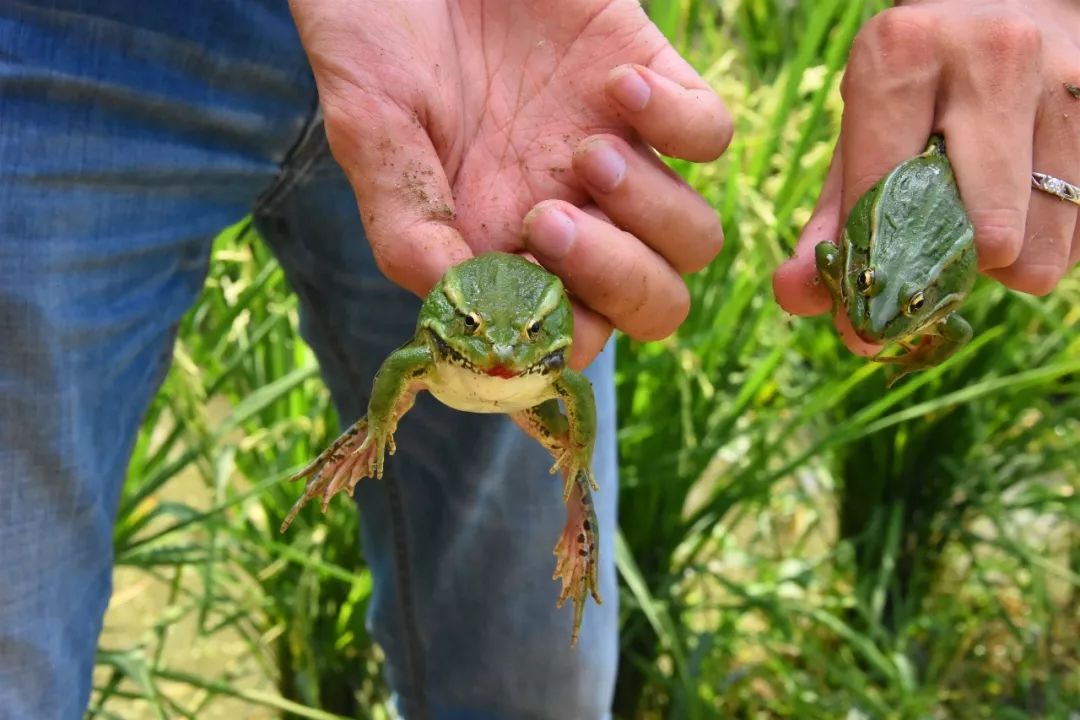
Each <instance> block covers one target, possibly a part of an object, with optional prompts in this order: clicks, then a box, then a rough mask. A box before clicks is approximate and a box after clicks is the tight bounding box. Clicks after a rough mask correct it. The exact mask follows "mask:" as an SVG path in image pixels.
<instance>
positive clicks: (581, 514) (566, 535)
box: [551, 473, 603, 645]
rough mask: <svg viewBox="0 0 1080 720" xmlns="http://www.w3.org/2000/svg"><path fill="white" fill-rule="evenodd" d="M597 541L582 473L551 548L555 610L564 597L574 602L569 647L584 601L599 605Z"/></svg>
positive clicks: (574, 640) (578, 629)
mask: <svg viewBox="0 0 1080 720" xmlns="http://www.w3.org/2000/svg"><path fill="white" fill-rule="evenodd" d="M599 549H600V540H599V537H598V535H597V532H596V510H595V509H594V508H593V501H592V490H591V489H590V487H589V481H588V479H587V478H585V477H584V474H583V473H578V479H577V480H576V481H575V482H574V486H573V489H572V490H571V491H570V501H569V502H568V503H567V505H566V525H565V526H564V527H563V531H562V535H560V536H559V542H558V543H556V545H555V550H554V555H555V557H556V558H557V559H556V561H555V573H554V574H553V575H552V576H551V578H552V580H562V589H561V590H560V592H559V600H558V602H557V604H556V605H557V607H562V606H563V604H564V603H565V602H566V599H567V598H570V599H571V600H572V601H573V603H574V626H573V628H574V629H573V631H572V634H571V636H570V644H571V645H575V644H577V641H578V635H579V634H580V632H581V618H582V615H583V613H584V612H585V601H586V599H587V598H588V596H589V595H590V594H591V595H592V598H593V600H595V601H596V603H597V604H598V605H599V604H600V603H602V602H603V600H602V599H601V598H600V582H599V578H598V568H599V565H598V564H597V559H598V555H599Z"/></svg>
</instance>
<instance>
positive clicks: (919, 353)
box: [874, 313, 974, 387]
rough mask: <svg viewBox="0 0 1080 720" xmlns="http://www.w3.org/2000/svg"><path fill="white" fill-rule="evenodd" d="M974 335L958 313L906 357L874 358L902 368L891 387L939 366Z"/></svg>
mask: <svg viewBox="0 0 1080 720" xmlns="http://www.w3.org/2000/svg"><path fill="white" fill-rule="evenodd" d="M973 334H974V331H973V330H972V329H971V325H969V324H968V321H967V320H965V319H964V318H962V317H960V316H959V315H957V314H956V313H950V314H949V315H946V316H945V317H944V318H942V319H941V320H939V321H938V322H937V323H935V324H934V325H933V326H932V328H931V330H930V331H929V332H927V333H926V334H925V335H923V336H922V337H921V338H919V343H918V344H917V345H915V346H914V347H913V348H912V349H911V350H910V351H908V352H906V353H904V354H903V355H894V356H892V357H875V358H874V359H875V360H877V361H878V362H885V363H892V364H895V365H899V366H900V372H898V373H897V374H896V375H894V376H893V377H891V378H889V380H888V382H887V383H886V385H887V386H888V387H892V386H893V385H894V384H896V382H897V381H898V380H900V378H902V377H904V376H905V375H908V374H909V373H913V372H917V371H919V370H925V369H927V368H931V367H934V366H936V365H940V364H941V363H943V362H945V361H946V360H947V359H949V358H950V357H952V356H953V355H954V354H955V353H956V352H957V351H958V350H960V348H962V347H964V345H967V343H968V342H969V341H970V340H971V338H972V335H973Z"/></svg>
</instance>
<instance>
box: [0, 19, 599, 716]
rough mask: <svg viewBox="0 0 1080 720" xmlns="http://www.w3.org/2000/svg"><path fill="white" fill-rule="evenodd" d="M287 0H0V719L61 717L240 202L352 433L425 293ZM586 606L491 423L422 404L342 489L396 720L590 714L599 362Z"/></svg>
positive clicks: (515, 436) (82, 688)
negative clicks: (391, 444)
mask: <svg viewBox="0 0 1080 720" xmlns="http://www.w3.org/2000/svg"><path fill="white" fill-rule="evenodd" d="M315 108H316V97H315V89H314V83H313V81H312V79H311V76H310V70H309V68H308V67H307V64H306V60H305V58H304V55H303V52H302V49H301V48H300V46H299V44H298V41H297V38H296V34H295V30H294V28H293V26H292V23H291V19H290V18H289V15H288V11H287V7H286V4H285V1H284V0H231V1H225V0H193V1H192V2H185V3H156V2H132V1H131V0H50V1H48V2H33V3H20V2H11V1H10V0H0V548H3V552H4V555H3V561H2V564H0V718H2V719H4V720H6V719H7V718H17V719H19V720H25V719H27V718H33V719H35V720H36V719H41V720H50V719H52V718H63V719H65V720H67V719H72V718H78V717H80V716H81V714H82V711H83V708H84V707H85V704H86V701H87V698H88V695H89V691H90V674H91V670H92V667H93V658H94V650H95V645H96V641H97V636H98V633H99V631H100V628H101V620H102V615H103V613H104V611H105V608H106V605H107V603H108V598H109V593H110V589H111V573H112V556H111V552H112V542H111V531H112V523H113V519H114V515H115V510H116V505H117V501H118V495H119V490H120V483H121V480H122V478H123V475H124V468H125V466H126V464H127V461H128V457H129V455H130V452H131V447H132V442H133V439H134V435H135V433H136V431H137V428H138V425H139V421H140V417H141V415H142V413H143V411H144V409H145V407H146V405H147V403H148V402H149V400H150V398H151V397H152V395H153V393H154V392H155V391H156V389H157V387H158V385H159V383H160V381H161V379H162V377H163V375H164V373H165V372H166V370H167V368H168V363H169V359H170V357H171V343H172V340H173V335H174V332H175V327H176V323H177V321H178V320H179V318H180V317H181V315H182V314H183V313H184V312H185V311H186V310H187V308H188V307H189V306H190V304H191V303H192V301H193V300H194V298H195V296H196V295H197V293H198V292H199V290H200V288H201V285H202V282H203V279H204V277H205V273H206V266H207V259H208V253H209V247H210V242H211V240H212V238H213V237H214V235H215V234H216V233H217V231H218V230H220V229H221V228H222V227H224V226H225V225H227V224H229V223H232V222H234V221H236V220H237V219H239V218H240V217H241V216H243V215H244V214H245V213H247V212H253V213H254V214H255V219H256V225H257V227H258V228H259V230H260V231H261V233H262V235H263V237H264V238H265V239H266V240H267V242H268V243H269V244H270V245H271V246H272V247H273V249H274V251H275V253H276V254H277V256H278V258H279V259H280V260H281V262H282V265H283V267H284V268H285V272H286V275H287V277H288V278H289V280H290V282H291V283H292V285H293V287H294V288H295V290H296V291H297V293H298V294H299V296H300V299H301V305H302V310H303V312H302V323H303V332H304V334H305V337H306V338H307V339H308V340H309V341H310V342H311V343H312V345H313V347H314V348H315V350H316V353H317V355H318V357H319V360H320V363H321V365H322V368H323V371H324V376H325V378H326V381H327V384H328V385H329V386H330V388H331V390H332V392H333V394H334V399H335V402H336V404H337V406H338V408H339V410H340V412H341V415H342V420H343V421H345V422H351V421H352V419H354V418H355V417H356V416H357V415H358V414H359V413H361V412H362V411H363V409H364V407H365V405H366V401H367V396H366V393H367V390H368V389H369V388H370V383H371V378H372V376H373V375H374V372H375V369H376V367H377V365H378V363H379V362H380V361H381V359H382V358H383V357H384V356H385V355H386V353H387V352H388V351H389V350H390V349H391V348H392V347H394V346H396V345H397V344H399V343H400V342H401V341H403V340H404V339H406V338H407V337H408V336H409V335H410V334H411V333H412V329H413V323H414V321H415V313H416V309H417V307H418V300H417V299H416V298H414V297H412V296H410V295H408V294H407V293H405V292H404V291H401V290H400V289H398V288H397V287H396V286H394V285H392V284H391V283H389V282H388V281H386V280H385V279H383V278H382V276H381V275H379V273H378V272H377V270H376V269H375V266H374V263H373V261H372V258H371V256H370V253H369V250H368V248H367V244H366V243H365V241H364V235H363V228H362V226H361V225H360V222H359V218H358V215H357V212H356V206H355V201H354V199H353V195H352V192H351V190H350V189H349V187H348V185H347V184H346V183H345V181H344V178H343V176H342V175H341V172H340V170H339V169H338V168H337V166H336V165H335V164H334V163H333V161H332V160H331V159H330V157H329V155H328V152H327V148H326V142H325V136H324V134H323V132H322V129H321V126H320V125H319V123H318V118H317V115H316V113H315ZM589 374H590V377H591V378H592V380H593V383H594V386H595V388H596V393H597V402H598V414H599V418H600V423H599V424H600V435H599V438H598V443H597V452H596V456H595V460H594V463H595V470H596V473H597V477H598V479H599V481H600V483H601V486H602V490H601V491H600V492H599V493H597V494H596V501H597V510H598V514H599V519H600V525H601V532H602V545H601V553H602V565H601V592H602V593H603V595H604V599H605V603H604V605H602V606H600V607H597V606H595V605H592V604H590V606H589V607H588V608H587V609H586V613H585V625H584V627H583V631H582V638H581V643H580V644H579V646H578V649H576V650H572V649H570V648H569V646H568V639H569V634H570V616H571V612H570V610H569V608H563V609H562V610H556V609H555V608H554V600H555V597H556V595H557V588H558V586H557V584H556V583H554V582H552V581H551V579H550V578H551V572H552V570H553V567H554V558H553V556H552V555H551V548H552V546H553V545H554V543H555V540H556V538H557V536H558V534H559V531H560V529H561V526H562V522H563V508H562V502H561V492H560V487H559V486H560V483H559V482H558V481H557V480H556V479H554V478H552V477H551V476H550V475H548V473H547V468H548V466H549V465H550V461H549V459H548V458H547V456H546V455H545V453H544V452H543V451H542V450H541V449H540V448H539V446H537V445H536V444H535V443H534V442H533V441H532V440H530V439H528V438H526V437H525V436H524V435H523V434H522V433H521V432H520V431H519V430H518V429H517V428H516V427H514V426H513V425H512V424H511V423H509V422H508V421H507V420H506V419H505V418H503V417H501V416H486V415H468V414H464V413H458V412H455V411H452V410H450V409H448V408H445V407H443V406H441V405H440V404H438V403H437V402H435V401H434V400H433V399H432V398H431V397H430V396H427V395H422V396H421V398H420V399H419V401H418V402H417V405H416V407H415V409H414V410H413V411H412V412H410V413H409V415H407V416H406V418H405V419H404V420H403V421H402V423H401V426H400V427H399V430H398V435H397V441H398V447H399V451H398V453H397V454H396V455H394V456H393V457H392V458H391V459H390V463H389V466H388V472H387V477H386V478H385V480H384V481H382V482H364V483H361V485H360V486H359V487H358V489H357V496H358V502H359V505H360V509H361V513H362V519H363V522H362V528H363V541H364V546H365V553H366V560H367V562H368V563H369V564H370V566H371V567H372V570H373V573H374V578H375V586H374V601H373V602H372V604H371V616H370V618H369V624H370V626H371V628H372V632H373V633H374V634H375V636H376V638H377V639H378V641H379V642H380V643H381V644H382V646H383V647H384V649H385V651H386V655H387V667H386V671H387V674H388V677H389V679H390V681H391V684H392V686H393V688H394V689H395V692H396V694H397V697H398V702H399V706H400V708H401V710H402V712H403V714H404V715H405V717H407V718H410V719H412V718H434V719H437V720H443V719H448V718H453V719H454V720H481V719H482V720H489V719H490V720H502V719H504V718H506V719H509V718H553V719H554V718H558V719H560V720H561V719H563V718H575V719H576V718H582V719H583V720H591V719H592V718H602V717H606V715H607V706H608V704H609V701H610V697H611V693H612V689H613V683H614V671H615V664H616V651H617V644H616V622H617V612H616V610H617V609H616V601H617V595H616V586H615V573H614V563H613V556H614V547H613V543H612V538H613V533H614V526H615V500H616V491H617V487H616V459H615V438H614V393H613V387H612V384H613V382H612V357H611V351H610V349H609V350H608V351H606V352H605V353H604V355H602V356H601V358H600V359H599V360H598V361H597V362H596V363H594V365H593V366H592V368H591V369H590V371H589Z"/></svg>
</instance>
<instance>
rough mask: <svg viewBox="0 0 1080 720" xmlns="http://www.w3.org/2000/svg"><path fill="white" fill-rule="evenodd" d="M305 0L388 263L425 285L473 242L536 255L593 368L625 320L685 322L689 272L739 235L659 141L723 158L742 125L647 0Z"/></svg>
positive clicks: (320, 66)
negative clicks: (728, 234)
mask: <svg viewBox="0 0 1080 720" xmlns="http://www.w3.org/2000/svg"><path fill="white" fill-rule="evenodd" d="M291 7H292V12H293V16H294V18H295V19H296V22H297V27H298V28H299V30H300V37H301V41H302V42H303V44H304V47H305V49H306V50H307V53H308V57H309V59H310V61H311V65H312V69H313V72H314V75H315V79H316V82H317V84H318V88H319V94H320V101H321V103H322V107H323V112H324V115H325V120H326V132H327V136H328V138H329V141H330V145H331V149H332V151H333V153H334V156H335V158H336V159H337V161H338V162H339V163H340V164H341V166H342V167H343V169H344V170H345V173H346V175H347V176H348V178H349V180H350V182H351V183H352V185H353V188H354V189H355V191H356V195H357V199H358V202H359V206H360V208H361V211H362V213H363V220H364V225H365V228H366V230H367V233H368V238H369V241H370V243H371V247H372V250H373V252H374V255H375V258H376V262H377V263H378V265H379V267H380V269H381V270H382V271H383V272H384V273H385V274H386V275H387V277H389V278H390V279H391V280H393V281H394V282H396V283H398V284H399V285H402V286H403V287H405V288H407V289H409V290H411V291H412V292H415V293H417V294H419V295H422V294H424V293H426V292H427V291H428V289H429V288H430V287H431V286H432V285H433V284H434V283H435V282H436V281H437V280H438V278H439V277H441V276H442V275H443V273H444V272H445V271H446V270H447V268H449V267H450V266H451V265H453V264H455V263H457V262H459V261H461V260H464V259H466V258H468V257H470V256H472V255H473V254H476V253H479V252H483V251H486V250H502V251H507V252H521V253H524V254H527V255H532V256H533V257H534V258H535V259H537V260H538V261H539V262H540V263H541V264H543V265H545V266H546V267H547V268H548V269H549V270H551V271H552V272H554V273H556V274H557V275H559V276H560V277H562V279H563V281H564V283H565V284H566V286H567V289H568V290H569V291H570V293H571V295H572V296H573V297H574V299H575V333H574V334H575V343H574V354H573V357H572V359H571V365H573V366H574V367H577V368H580V367H582V366H584V365H585V364H587V363H588V361H590V360H591V359H592V358H593V357H594V356H595V355H596V354H597V353H598V352H599V351H600V350H601V349H602V348H603V345H604V342H605V341H606V339H607V337H608V336H609V335H610V332H611V328H612V325H615V326H616V327H618V328H620V329H621V330H623V331H625V332H626V333H627V334H629V335H631V336H632V337H637V338H641V339H653V338H659V337H663V336H665V335H667V334H669V333H670V332H671V331H673V330H674V329H675V328H676V327H677V326H678V325H679V323H681V322H682V320H683V319H684V318H685V316H686V313H687V311H688V308H689V295H688V293H687V290H686V287H685V285H684V284H683V281H682V278H681V277H680V273H683V272H691V271H695V270H699V269H701V268H702V267H704V266H705V265H706V264H707V263H708V262H709V261H710V260H712V258H713V257H714V256H715V255H716V253H717V252H719V250H720V247H721V244H722V242H723V233H722V231H721V228H720V223H719V219H718V217H717V215H716V213H715V212H714V211H713V210H712V208H711V207H710V206H709V205H708V203H706V202H705V200H704V199H703V198H701V197H700V196H699V195H698V194H697V193H695V192H694V191H693V190H692V189H690V187H689V186H688V185H686V183H684V182H683V181H682V180H681V179H679V178H678V176H677V175H675V173H673V172H671V171H670V170H669V169H668V168H667V167H666V166H665V165H664V164H663V163H662V162H661V161H660V160H659V158H658V157H657V156H656V154H655V153H654V152H653V150H652V148H653V147H655V148H656V149H657V150H659V151H660V152H663V153H665V154H667V155H671V156H675V157H680V158H685V159H688V160H696V161H705V160H711V159H714V158H716V157H717V156H719V154H720V153H721V152H723V150H724V148H725V147H726V146H727V143H728V141H729V139H730V135H731V123H730V120H729V118H728V115H727V112H726V110H725V109H724V107H723V104H722V103H721V102H720V100H719V99H718V98H717V96H716V95H715V94H714V93H713V92H712V91H711V90H710V89H709V88H708V86H707V85H706V84H705V82H704V81H703V80H702V79H701V78H700V77H699V76H698V74H697V73H696V72H695V71H694V70H693V69H692V68H691V67H690V66H689V65H688V64H687V63H686V62H685V61H684V60H683V59H682V58H681V57H680V56H679V55H678V53H676V52H675V50H674V49H673V48H672V47H671V46H670V45H669V44H668V43H667V41H666V40H665V39H664V37H663V36H662V35H661V33H660V32H659V30H658V29H657V28H656V27H655V26H654V25H653V24H652V23H651V22H650V21H649V19H648V17H647V16H646V15H645V13H644V11H643V10H642V9H641V7H640V5H639V3H638V2H636V0H517V1H516V2H513V3H510V2H503V3H482V2H479V0H410V1H406V2H387V0H291ZM534 206H535V207H534ZM530 210H532V211H531V212H530ZM526 214H528V217H527V218H526V220H525V221H524V223H523V221H522V218H523V217H524V216H526Z"/></svg>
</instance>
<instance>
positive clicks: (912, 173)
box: [815, 135, 978, 385]
mask: <svg viewBox="0 0 1080 720" xmlns="http://www.w3.org/2000/svg"><path fill="white" fill-rule="evenodd" d="M974 237H975V232H974V229H973V228H972V225H971V222H970V221H969V220H968V216H967V213H966V212H965V211H964V205H963V203H962V202H961V200H960V192H959V190H958V189H957V186H956V179H955V177H954V175H953V170H952V166H951V164H950V163H949V158H948V157H947V156H946V154H945V141H944V139H943V138H942V137H941V136H938V135H934V136H932V137H931V138H930V141H929V144H928V145H927V147H926V150H925V151H924V152H923V153H922V154H921V155H917V156H916V157H914V158H911V159H910V160H907V161H905V162H903V163H901V164H900V165H898V166H897V167H896V168H894V169H893V170H892V171H891V172H890V173H889V174H887V175H886V176H885V177H883V178H882V179H881V180H880V181H878V183H877V184H876V185H874V186H873V187H872V188H870V189H869V190H868V191H867V192H866V194H865V195H863V196H862V197H861V198H859V200H858V201H857V202H856V203H855V207H854V208H852V210H851V214H850V215H849V216H848V219H847V222H846V224H845V225H844V229H843V232H842V233H841V236H840V244H839V246H837V245H834V244H833V243H831V242H822V243H819V244H818V245H817V247H816V248H815V256H816V257H815V260H816V262H817V268H818V273H819V275H820V276H821V279H822V281H823V282H824V283H825V286H826V287H827V288H828V289H829V292H830V294H831V295H832V296H833V300H834V301H835V305H834V308H835V312H840V308H841V307H842V308H843V310H844V311H846V312H847V315H848V318H849V319H850V320H851V325H852V327H854V329H855V332H856V333H857V334H858V336H859V337H860V338H862V339H863V340H865V341H866V342H871V343H876V344H889V343H897V344H899V345H900V346H901V347H902V348H903V350H904V352H903V353H902V354H899V355H891V356H885V355H884V354H881V353H879V354H878V355H876V356H875V357H874V359H875V360H877V361H878V362H887V363H895V364H896V365H899V366H900V372H899V373H897V374H896V375H894V376H893V377H892V378H891V379H890V380H889V383H888V384H889V385H892V384H893V383H895V382H896V381H897V380H899V379H900V378H901V377H903V376H904V375H906V374H908V373H910V372H914V371H916V370H923V369H926V368H929V367H933V366H934V365H937V364H939V363H941V362H943V361H944V360H945V359H946V358H948V357H949V356H950V355H952V354H953V353H955V352H956V351H957V350H959V349H960V348H961V347H963V346H964V344H966V343H967V342H968V341H969V340H970V339H971V337H972V330H971V326H970V325H969V324H968V323H967V321H965V320H964V319H963V318H962V317H960V315H958V314H957V313H956V310H957V308H958V307H959V306H960V304H961V303H962V302H963V301H964V299H965V298H966V297H967V296H968V294H969V293H970V292H971V288H972V286H973V285H974V283H975V278H976V275H977V274H978V261H977V257H976V254H975V243H974ZM882 352H883V353H884V352H885V350H883V351H882Z"/></svg>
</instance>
